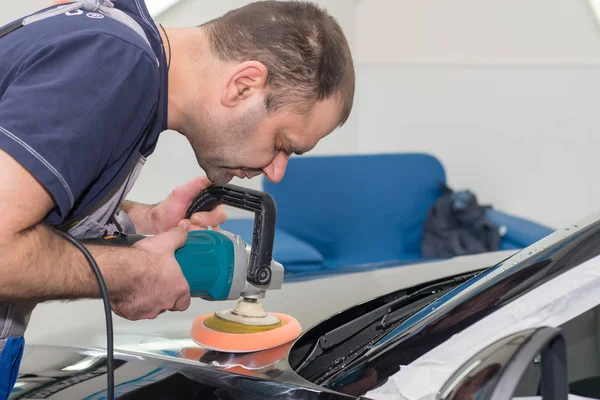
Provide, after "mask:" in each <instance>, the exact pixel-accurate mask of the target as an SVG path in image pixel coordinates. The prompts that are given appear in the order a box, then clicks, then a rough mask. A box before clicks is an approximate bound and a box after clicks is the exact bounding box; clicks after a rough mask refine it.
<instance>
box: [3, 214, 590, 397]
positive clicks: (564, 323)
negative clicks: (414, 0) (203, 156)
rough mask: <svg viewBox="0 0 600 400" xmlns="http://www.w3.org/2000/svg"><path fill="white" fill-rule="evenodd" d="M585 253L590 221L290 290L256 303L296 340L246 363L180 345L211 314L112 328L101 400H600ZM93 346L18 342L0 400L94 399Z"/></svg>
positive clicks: (94, 338) (245, 358) (97, 357)
mask: <svg viewBox="0 0 600 400" xmlns="http://www.w3.org/2000/svg"><path fill="white" fill-rule="evenodd" d="M599 253H600V216H594V217H591V218H588V219H586V220H584V221H582V222H580V223H578V224H576V225H571V226H568V227H565V228H563V229H560V230H557V231H556V232H555V233H553V234H551V235H549V236H548V237H546V238H544V239H542V240H541V241H539V242H538V243H535V244H534V245H532V246H530V247H529V248H526V249H523V250H521V251H518V252H515V251H508V252H495V253H486V254H479V255H472V256H465V257H457V258H454V259H450V260H445V261H441V262H432V263H423V264H419V265H411V266H402V267H390V268H377V269H372V270H368V269H365V270H353V271H351V272H348V271H346V272H348V273H338V274H336V275H334V276H330V277H320V278H319V279H314V280H308V281H290V282H287V283H286V284H285V285H284V288H283V289H282V290H280V291H278V292H277V293H272V294H268V295H267V298H266V299H265V300H264V301H263V303H264V305H265V309H266V310H267V311H277V312H285V313H287V314H290V315H293V316H295V317H296V318H297V319H298V320H299V322H300V323H301V324H302V326H303V328H304V331H303V333H302V335H301V336H300V337H299V338H297V339H296V340H295V341H293V342H291V343H289V344H287V345H284V346H281V347H278V348H275V349H271V350H266V351H262V352H256V353H250V354H227V353H219V352H214V351H208V350H206V349H203V348H202V347H200V346H198V345H197V344H195V343H194V342H193V341H192V340H191V339H190V338H189V329H190V328H191V325H192V322H193V318H194V317H195V316H196V315H198V314H204V313H207V312H212V311H215V310H217V309H221V308H226V307H227V306H226V305H224V304H223V303H221V304H214V303H210V302H205V301H198V302H195V303H194V304H192V306H191V307H190V309H189V310H188V311H187V312H185V313H182V314H176V315H175V314H165V315H164V316H161V317H159V318H157V319H156V320H153V321H145V322H136V323H130V322H126V321H121V322H117V323H116V324H115V329H116V334H115V355H114V357H115V367H116V369H115V371H114V373H115V394H116V397H118V398H120V399H269V398H278V399H353V398H354V399H356V398H363V399H508V398H516V397H529V396H534V397H535V396H542V397H543V398H544V399H545V398H556V399H558V398H567V394H570V395H576V396H582V397H585V398H597V399H600V334H599V332H600V313H599V312H598V310H599V308H598V307H599V305H600V258H598V254H599ZM99 317H101V315H100V316H99ZM98 321H102V320H101V319H99V320H98ZM103 335H104V326H103V325H98V326H96V329H95V331H88V332H85V333H82V332H72V336H69V335H67V334H61V337H58V336H57V337H55V339H53V340H50V339H48V341H47V342H48V343H46V344H28V345H27V346H26V348H25V354H24V357H23V362H22V367H21V370H20V374H19V377H18V380H17V383H16V386H15V390H14V392H13V393H12V395H11V396H10V399H11V400H12V399H102V398H105V396H106V357H105V356H106V350H105V348H104V347H103V343H104V342H103V338H104V336H103ZM75 338H79V339H75ZM76 340H79V342H77V341H76Z"/></svg>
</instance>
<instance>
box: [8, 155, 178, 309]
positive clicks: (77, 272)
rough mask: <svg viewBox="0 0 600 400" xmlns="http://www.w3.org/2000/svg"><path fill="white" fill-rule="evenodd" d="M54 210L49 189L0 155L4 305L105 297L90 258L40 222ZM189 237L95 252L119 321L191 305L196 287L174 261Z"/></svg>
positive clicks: (170, 234) (167, 237)
mask: <svg viewBox="0 0 600 400" xmlns="http://www.w3.org/2000/svg"><path fill="white" fill-rule="evenodd" d="M53 207H54V202H53V199H52V197H51V196H50V195H49V194H48V192H47V191H46V190H45V188H44V187H43V186H42V185H41V184H40V183H39V182H38V181H37V180H36V179H35V178H34V177H33V176H32V175H31V174H30V173H29V172H28V171H27V170H25V169H24V168H23V167H21V165H20V164H19V163H17V162H16V161H15V160H14V159H13V158H12V157H11V156H9V155H8V154H7V153H6V152H4V151H1V150H0V215H2V218H3V221H2V226H3V229H2V230H0V276H1V277H2V279H0V301H8V302H12V301H38V302H41V301H47V300H59V299H76V298H97V297H99V295H100V290H99V287H98V283H97V281H96V278H95V275H94V273H93V271H92V269H91V267H90V265H89V264H88V262H87V261H86V259H85V257H84V256H83V254H82V253H81V252H80V251H79V250H78V249H77V248H76V247H75V246H73V245H72V244H71V243H69V242H68V241H66V240H64V239H63V238H62V237H60V236H59V235H57V234H56V233H55V232H53V231H52V228H51V227H48V226H46V225H44V224H43V223H41V222H40V221H42V220H43V218H44V217H45V215H47V213H48V212H49V211H50V210H51V209H52V208H53ZM185 238H186V234H185V231H184V230H183V229H178V230H172V231H171V232H167V233H164V234H162V235H159V236H155V237H153V238H149V239H144V240H142V241H140V242H138V243H137V244H136V245H135V246H134V247H131V248H127V247H109V246H88V249H89V250H90V252H91V253H92V255H93V257H94V258H95V260H96V262H97V264H98V266H99V268H100V270H101V273H102V275H103V277H104V280H105V282H106V285H107V288H108V291H109V295H110V297H111V303H112V305H113V310H114V311H115V312H116V313H117V314H119V315H121V316H123V317H124V318H128V319H140V318H154V317H156V315H158V313H160V312H162V311H164V310H184V309H186V308H187V307H188V306H189V287H188V286H187V282H186V281H185V278H184V277H183V275H182V273H181V270H180V268H179V265H178V264H177V261H176V260H175V258H174V251H175V249H177V248H178V247H180V246H181V245H182V244H183V242H185Z"/></svg>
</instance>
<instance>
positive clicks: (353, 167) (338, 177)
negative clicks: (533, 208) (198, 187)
mask: <svg viewBox="0 0 600 400" xmlns="http://www.w3.org/2000/svg"><path fill="white" fill-rule="evenodd" d="M261 179H263V182H262V183H263V190H264V191H265V192H268V193H270V194H271V195H272V196H273V198H274V199H275V201H276V203H277V230H276V233H275V244H274V249H273V258H274V259H276V260H277V261H279V262H281V263H282V264H283V266H284V268H285V270H286V273H287V274H288V275H289V276H293V277H297V278H304V277H308V278H310V277H315V276H318V275H323V274H330V273H344V272H348V271H358V270H365V269H371V268H380V267H383V266H391V265H402V264H411V263H415V262H424V261H429V259H424V258H423V257H422V256H421V252H420V242H421V236H422V227H423V223H424V221H425V217H426V215H427V212H428V211H429V209H430V207H431V206H432V205H433V204H434V202H435V201H436V199H437V198H438V197H439V196H440V195H441V194H442V190H441V188H440V185H439V182H440V181H441V182H446V175H445V171H444V168H443V167H442V165H441V163H440V162H439V160H437V159H436V158H435V157H433V156H431V155H428V154H417V153H414V154H413V153H410V154H371V155H345V156H326V157H325V156H312V157H307V156H304V157H292V158H291V159H290V161H289V164H288V168H287V171H286V175H285V177H284V179H283V180H282V182H280V183H279V184H273V183H271V182H269V181H268V180H266V179H264V178H261ZM488 217H489V218H490V219H491V220H492V222H494V223H496V224H497V225H503V226H505V227H506V228H507V233H506V235H505V236H504V238H503V242H502V249H519V248H523V247H526V246H528V245H529V244H531V243H534V242H536V241H537V240H539V239H541V238H543V237H545V236H547V235H548V234H550V233H551V232H553V229H551V228H549V227H546V226H543V225H540V224H537V223H535V222H532V221H528V220H525V219H522V218H518V217H514V216H511V215H509V214H507V213H504V212H501V211H498V210H490V211H489V212H488ZM221 228H222V229H225V230H228V231H231V232H235V233H238V234H240V235H241V236H242V237H243V238H244V240H246V241H247V242H248V243H250V242H251V240H252V228H253V220H252V219H230V220H228V221H227V222H226V223H225V224H223V225H222V226H221ZM286 279H288V278H286Z"/></svg>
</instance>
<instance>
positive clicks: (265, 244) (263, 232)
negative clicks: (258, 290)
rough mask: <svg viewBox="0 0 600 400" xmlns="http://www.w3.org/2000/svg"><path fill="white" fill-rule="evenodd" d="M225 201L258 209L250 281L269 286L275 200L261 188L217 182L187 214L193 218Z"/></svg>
mask: <svg viewBox="0 0 600 400" xmlns="http://www.w3.org/2000/svg"><path fill="white" fill-rule="evenodd" d="M221 204H224V205H228V206H231V207H235V208H239V209H242V210H246V211H252V212H254V232H253V234H252V251H251V252H250V262H249V264H248V270H247V276H248V281H249V282H250V283H252V284H253V285H255V286H258V287H260V286H263V285H268V284H269V283H270V282H271V261H272V259H273V258H272V256H273V243H274V240H275V220H276V213H277V207H276V205H275V200H274V199H273V197H272V196H271V195H270V194H268V193H265V192H261V191H258V190H253V189H248V188H244V187H241V186H236V185H230V184H227V185H213V186H211V187H209V188H207V189H205V190H203V191H202V192H200V193H199V194H198V195H197V196H196V198H194V200H193V201H192V204H191V205H190V207H189V208H188V210H187V214H186V216H185V217H186V218H190V217H191V216H192V214H194V213H197V212H200V211H211V210H213V209H214V208H215V207H217V206H218V205H221Z"/></svg>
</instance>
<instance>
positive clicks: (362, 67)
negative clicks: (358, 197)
mask: <svg viewBox="0 0 600 400" xmlns="http://www.w3.org/2000/svg"><path fill="white" fill-rule="evenodd" d="M356 13H357V24H356V29H357V33H356V38H357V40H356V49H357V52H356V58H357V62H358V64H359V67H358V69H359V78H358V86H359V88H358V94H357V97H358V102H359V109H360V115H359V116H358V120H359V122H358V125H359V128H358V131H359V137H360V140H359V148H360V150H361V151H362V152H403V151H424V152H429V153H433V154H435V155H437V156H438V157H439V158H440V159H441V161H442V162H443V164H444V165H445V167H446V170H447V173H448V178H449V181H450V184H451V185H454V186H456V187H460V188H470V189H472V190H474V191H475V193H476V194H478V195H479V197H480V200H482V201H485V202H491V203H493V204H494V205H496V206H497V207H498V208H501V209H504V210H507V211H509V212H512V213H514V214H517V215H521V216H524V217H528V218H532V219H535V220H537V221H540V222H543V223H547V224H551V225H553V226H560V225H564V224H567V223H571V222H572V221H573V220H574V219H575V220H576V219H579V218H580V217H582V216H586V215H587V214H589V213H590V212H591V211H593V210H595V209H596V208H600V187H599V185H596V184H595V183H596V175H595V172H596V170H597V167H598V163H597V161H596V160H597V151H596V149H597V147H598V145H599V144H600V138H599V137H600V135H598V127H599V125H598V122H599V119H598V112H597V107H596V105H597V104H599V100H600V70H599V68H598V67H599V66H600V35H599V33H600V31H599V29H598V26H597V23H596V21H595V19H594V14H593V13H592V9H591V7H590V5H589V3H588V2H587V0H557V1H552V2H549V1H545V0H526V1H523V0H502V1H489V0H488V1H481V0H454V1H452V2H443V1H436V0H421V1H416V2H415V1H410V0H363V1H360V2H359V3H358V5H357V8H356ZM597 204H598V205H597Z"/></svg>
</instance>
